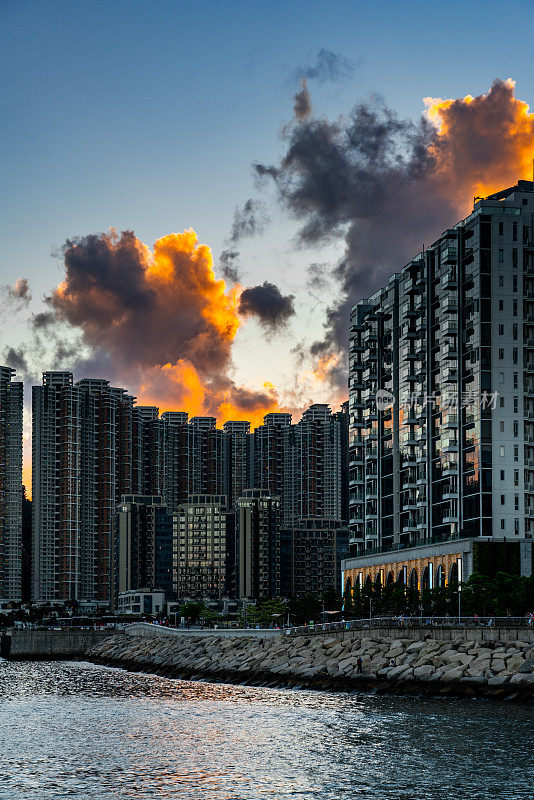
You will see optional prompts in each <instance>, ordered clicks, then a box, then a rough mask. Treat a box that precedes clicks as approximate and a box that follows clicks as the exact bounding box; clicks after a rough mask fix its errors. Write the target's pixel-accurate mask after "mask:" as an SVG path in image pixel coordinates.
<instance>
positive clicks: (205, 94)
mask: <svg viewBox="0 0 534 800" xmlns="http://www.w3.org/2000/svg"><path fill="white" fill-rule="evenodd" d="M30 5H31V12H29V10H28V9H26V8H20V9H17V10H15V9H11V10H10V12H9V14H6V15H5V19H4V23H5V25H4V37H5V40H4V50H3V52H4V56H3V57H4V59H5V61H4V68H5V73H6V75H7V76H8V80H7V84H6V106H5V107H6V119H8V120H9V122H8V123H7V125H6V128H5V130H4V132H3V138H4V143H5V146H6V147H7V148H8V151H9V152H13V154H14V156H15V157H14V158H13V160H12V163H10V164H9V165H8V168H7V176H6V177H7V182H6V187H8V189H9V191H10V192H11V197H12V201H13V202H12V204H10V206H9V208H8V209H7V213H6V214H5V216H4V217H3V219H2V222H1V225H2V226H3V227H2V237H3V242H4V249H3V262H2V269H3V275H4V276H5V283H4V286H3V292H4V297H5V314H4V329H3V331H1V332H0V343H1V344H2V348H0V352H1V353H2V356H3V358H0V360H1V361H2V363H6V364H8V365H10V366H12V367H15V368H16V369H17V370H18V375H19V376H20V377H23V378H25V382H26V385H29V383H31V380H32V379H33V382H34V383H37V382H38V381H39V379H40V373H41V372H42V371H44V370H46V369H52V368H59V369H71V368H72V369H73V370H74V372H75V375H76V377H86V376H89V377H93V376H94V377H104V378H106V379H109V380H110V381H111V382H112V383H113V384H115V385H120V386H125V387H126V388H127V389H128V391H129V392H130V393H132V394H134V395H136V396H137V397H138V398H139V402H141V403H145V404H146V403H150V404H156V405H158V406H160V407H161V408H165V409H169V410H179V409H184V410H187V411H188V412H189V413H190V414H210V415H212V414H215V415H216V416H217V417H218V421H219V424H223V423H224V422H225V421H226V420H227V419H248V420H249V421H251V423H252V424H257V423H258V422H259V421H261V418H262V417H263V415H264V413H266V412H268V411H270V410H288V411H291V412H292V413H293V414H294V416H295V418H297V417H298V415H300V413H301V412H302V410H303V409H304V408H305V407H306V406H309V405H310V404H311V403H313V402H329V403H330V404H331V405H332V407H333V408H335V407H336V406H337V405H338V403H340V402H341V401H343V400H344V399H346V396H347V391H346V355H347V353H346V330H347V329H348V315H349V310H350V306H351V305H352V304H353V303H354V302H357V300H359V299H360V298H361V297H363V296H369V294H370V293H372V290H374V289H376V288H377V287H378V286H380V285H381V284H382V283H383V281H384V279H385V278H387V277H388V275H390V274H391V273H392V272H393V271H394V270H395V269H399V268H400V265H402V263H403V262H404V263H406V262H407V261H408V260H409V259H410V258H411V257H413V256H414V255H415V254H416V253H417V252H418V250H419V249H420V246H421V244H423V243H426V244H429V243H430V242H431V241H434V240H435V239H436V237H438V236H439V235H440V234H441V232H442V231H443V230H444V229H445V228H446V227H447V226H448V225H451V224H454V221H455V220H456V219H458V218H459V217H461V216H463V215H465V213H467V211H468V210H469V209H470V207H471V204H472V198H473V195H475V194H484V193H489V192H490V191H493V190H495V189H497V188H499V187H501V186H506V185H511V184H512V183H513V182H514V181H515V180H516V179H517V178H530V177H531V171H532V163H531V162H532V152H533V151H534V133H533V130H534V127H533V122H532V118H533V115H532V114H531V113H530V112H529V109H528V105H527V103H526V101H528V99H529V98H530V97H532V95H533V93H534V85H533V83H532V81H531V78H530V77H529V75H530V73H529V70H528V69H527V68H526V66H527V64H526V61H525V59H526V56H525V52H524V50H525V49H524V48H521V46H519V41H520V40H521V37H522V36H524V35H525V34H523V32H522V31H517V29H516V28H515V27H514V31H513V33H514V41H515V42H516V43H518V46H516V47H514V48H510V49H509V52H507V53H506V56H505V55H503V54H502V52H499V57H498V58H495V57H493V58H492V60H491V65H490V62H489V61H488V57H487V56H485V53H484V47H487V44H489V45H490V46H491V43H492V42H493V43H494V44H495V45H496V35H497V34H496V31H495V30H494V29H493V27H492V26H491V25H490V24H489V19H490V18H491V14H490V13H488V21H487V22H485V21H484V20H482V19H480V18H479V16H478V15H477V14H476V13H475V9H474V8H470V9H465V8H464V7H462V15H463V19H464V21H465V22H466V25H465V28H464V29H463V30H462V31H460V32H459V34H458V38H457V40H456V45H457V50H458V52H457V54H456V57H455V59H453V62H454V63H451V59H450V58H449V57H448V55H447V54H446V53H445V50H446V49H447V48H444V49H443V51H441V50H439V48H438V51H439V52H436V49H435V48H432V68H431V69H430V68H429V69H427V70H422V69H421V70H416V69H414V65H413V64H412V63H411V61H409V60H408V59H406V58H405V55H404V50H406V51H410V59H412V60H413V59H415V60H416V61H417V62H418V63H421V64H422V63H423V61H424V60H425V59H426V62H425V63H427V64H429V63H430V62H429V61H428V56H429V53H430V51H429V42H428V33H429V32H430V31H431V32H432V39H434V35H435V32H434V28H433V23H434V22H435V20H434V18H433V14H431V13H430V12H428V10H427V12H426V14H427V16H426V17H425V19H424V20H420V22H419V27H418V29H417V30H415V29H414V31H409V32H405V35H404V39H403V45H402V46H401V44H400V42H399V41H398V37H397V35H396V33H397V30H398V25H399V24H400V23H401V20H400V18H399V15H400V17H402V15H403V13H404V12H405V8H404V9H403V10H401V9H399V8H398V7H397V4H394V3H386V4H385V5H386V7H387V9H388V14H387V15H385V17H384V20H382V21H381V25H380V31H378V29H377V27H376V26H377V22H376V20H372V19H367V18H366V17H365V16H362V15H361V14H359V13H358V10H359V7H360V4H358V3H344V2H341V3H337V4H335V6H336V8H337V9H338V10H339V12H343V14H342V15H341V13H340V15H339V19H336V17H335V15H334V17H332V15H331V14H330V13H328V22H329V28H330V32H329V33H328V34H325V32H324V26H323V25H322V24H321V21H323V19H324V15H325V13H326V12H324V11H323V10H321V9H320V8H319V7H318V6H314V7H313V13H310V14H307V15H305V16H306V21H305V22H304V21H303V20H302V18H301V17H302V15H300V14H299V13H298V10H297V9H298V7H299V5H300V4H298V3H297V4H295V8H294V9H291V10H290V11H288V10H287V8H285V7H284V8H283V9H282V6H281V5H278V4H276V3H275V4H274V6H273V9H272V11H273V14H272V18H271V19H269V20H266V19H264V17H263V15H261V14H259V12H258V11H257V10H255V9H247V14H248V15H249V19H248V22H250V23H252V22H253V21H254V20H255V19H256V17H258V18H261V23H262V26H258V25H251V27H250V30H251V37H250V41H248V42H247V44H246V45H245V46H243V43H241V44H240V46H239V47H236V48H234V50H232V52H231V55H232V58H227V57H225V56H227V55H228V52H227V50H226V48H228V47H230V48H231V46H232V41H233V37H234V36H235V33H234V28H235V29H236V30H238V29H239V25H236V22H237V19H238V17H239V9H238V5H237V4H236V6H235V7H234V8H231V7H230V8H229V9H228V10H227V13H225V14H224V15H221V14H219V12H218V10H217V9H216V7H215V6H214V4H208V6H209V7H210V15H209V20H210V21H209V24H208V25H207V27H206V24H205V23H206V18H205V16H204V15H203V14H202V11H201V10H200V9H198V10H197V11H194V10H191V9H189V10H188V12H187V15H186V16H185V17H183V16H181V17H180V16H179V15H177V13H176V10H175V8H174V7H173V6H172V5H171V4H168V5H167V4H163V7H162V8H163V10H162V13H161V16H157V15H155V16H153V17H149V16H146V15H144V14H140V15H136V16H135V18H134V19H131V20H130V21H129V24H128V25H127V26H124V25H118V26H116V30H115V36H114V37H110V36H109V35H108V34H106V33H105V32H104V29H105V27H106V26H100V36H96V37H95V35H94V34H95V29H94V26H95V25H96V26H98V22H99V20H100V12H99V10H98V9H96V10H95V9H93V10H92V13H91V14H87V13H86V11H85V10H84V9H82V7H81V6H80V5H77V4H74V5H73V6H72V7H71V8H69V10H68V12H64V13H62V14H61V15H60V18H59V17H58V18H56V19H54V20H53V21H52V20H51V19H49V18H48V13H47V12H48V9H49V7H50V4H47V5H46V9H45V6H42V5H41V4H40V3H34V4H30ZM312 5H313V4H312ZM406 5H409V6H413V9H415V7H416V6H417V4H416V3H408V4H403V6H406ZM491 5H492V4H491V3H490V4H489V7H491ZM453 6H454V4H453ZM517 6H518V8H519V7H522V4H521V3H517ZM122 7H123V4H121V3H120V2H119V3H117V4H115V5H114V7H113V9H111V10H107V11H106V23H108V24H111V25H112V24H113V20H114V19H116V15H119V16H120V11H121V9H122ZM489 7H488V5H486V6H485V9H486V11H488V8H489ZM28 8H29V7H28ZM495 8H497V6H496V4H495ZM43 9H45V10H44V11H43ZM309 10H310V9H309V7H308V11H309ZM523 10H524V9H523ZM63 11H64V10H63ZM282 14H283V19H284V29H283V31H280V30H279V26H278V25H277V22H278V20H279V18H280V17H281V15H282ZM471 16H472V17H473V20H472V21H473V23H474V21H475V18H476V25H477V30H480V31H481V32H482V30H484V33H485V37H482V36H481V37H478V38H477V40H476V41H473V39H472V37H469V36H468V34H467V28H468V25H467V22H468V19H469V18H471ZM342 18H343V23H342ZM185 21H187V24H188V26H189V30H190V31H192V32H193V31H197V32H198V31H200V30H202V32H203V39H202V41H203V42H204V43H205V49H204V50H202V52H198V53H197V52H195V48H194V46H193V47H192V45H191V44H190V43H189V42H188V43H187V44H186V43H184V42H183V41H181V47H180V48H179V49H178V51H177V49H176V48H175V47H172V37H173V33H174V32H175V31H176V32H177V31H179V30H180V29H181V28H180V26H181V25H183V24H185ZM297 22H298V24H299V26H300V27H298V26H297ZM501 25H502V28H500V35H501V36H502V35H509V34H510V31H509V26H510V25H512V22H511V19H510V20H509V19H508V18H506V19H505V20H502V21H501ZM273 29H276V32H277V36H275V37H273V36H272V35H271V34H272V31H273ZM73 30H76V34H77V35H76V41H77V52H76V54H75V53H74V52H73V50H72V46H71V45H70V44H68V45H67V42H68V41H69V35H68V34H69V33H71V32H72V31H73ZM252 30H253V31H254V32H253V33H252ZM222 31H225V32H226V35H227V40H225V41H223V39H222V38H221V36H220V33H221V32H222ZM425 32H426V33H427V38H425V36H424V34H425ZM421 34H423V35H422V36H421ZM379 35H380V37H381V39H382V40H383V42H388V47H389V53H390V57H391V58H395V59H396V63H397V67H398V69H397V70H395V71H391V70H387V68H386V67H385V62H384V60H383V59H382V58H381V56H380V53H381V52H382V51H381V50H377V49H376V48H374V49H373V41H374V37H375V38H376V37H378V36H379ZM140 37H141V38H142V41H143V44H144V48H143V51H142V52H143V56H142V57H141V59H140V60H139V59H138V58H137V56H134V52H137V51H136V50H135V48H134V47H133V46H134V45H135V44H137V43H138V42H139V41H140ZM518 37H519V39H518ZM193 38H194V37H193ZM438 38H439V36H438ZM483 40H484V47H483ZM60 42H61V45H62V46H57V47H56V48H55V49H53V52H54V56H53V65H51V69H50V71H49V72H48V71H46V70H44V71H41V72H39V70H38V69H37V67H38V65H39V63H40V60H42V59H43V57H44V54H45V53H47V54H48V53H49V52H51V51H50V47H51V46H52V48H53V45H54V44H56V45H59V44H60ZM462 42H463V43H464V45H465V48H464V49H465V52H464V51H463V50H462ZM486 43H487V44H486ZM467 44H468V47H467ZM91 48H93V50H94V49H95V48H96V51H97V52H98V56H99V63H100V67H99V69H98V70H91V69H90V68H89V66H88V65H89V63H91V64H93V63H94V59H93V58H91V59H90V60H88V58H87V57H88V54H89V52H90V49H91ZM498 51H499V48H497V47H496V46H495V47H493V54H494V56H495V53H496V52H498ZM91 52H92V51H91ZM21 53H22V54H24V55H25V56H26V58H27V63H25V67H24V69H22V68H21V61H20V57H21V56H20V54H21ZM156 54H157V55H158V58H159V60H158V59H154V58H152V60H151V58H150V57H151V56H155V55H156ZM273 56H275V60H276V64H277V66H276V68H275V70H274V72H273V74H272V75H271V64H272V60H273ZM444 59H445V61H444ZM193 62H194V64H195V67H194V69H193ZM445 63H446V67H447V70H446V72H443V67H444V66H445ZM440 65H441V67H440ZM440 69H441V72H440ZM106 70H107V73H108V74H109V75H111V76H113V88H114V89H115V90H116V91H118V92H120V96H121V102H119V103H117V102H115V101H114V100H113V95H111V96H109V97H108V96H107V95H106V94H105V93H102V91H101V89H102V85H103V84H102V80H103V76H104V74H106ZM394 72H395V73H398V74H394ZM36 74H39V76H40V77H39V80H38V81H37V82H34V77H35V75H36ZM403 75H404V77H405V78H406V79H407V78H408V75H409V77H410V81H409V82H407V81H406V80H404V81H403V77H402V76H403ZM498 76H500V79H499V80H497V81H496V82H494V79H496V78H497V77H498ZM509 76H511V77H512V78H514V77H520V78H521V80H520V82H519V84H518V86H517V87H515V85H514V83H513V81H511V80H509V79H508V77H509ZM52 78H53V80H52ZM188 82H189V83H188ZM77 85H79V87H80V88H81V92H76V91H73V89H74V87H75V86H77ZM37 87H38V88H39V95H38V96H37V93H36V88H37ZM28 92H30V93H31V97H32V101H33V105H32V108H33V113H34V121H35V122H37V123H38V126H39V128H40V130H41V131H42V135H41V137H40V145H39V147H36V141H35V139H34V138H32V136H30V135H29V134H28V130H29V127H28V126H29V123H30V120H29V118H28V111H27V108H26V106H24V105H21V101H20V98H23V97H26V95H27V93H28ZM173 92H174V93H175V94H176V96H177V98H178V99H177V101H176V102H175V103H173V97H174V95H173ZM255 92H256V93H257V96H255ZM84 93H85V94H86V95H87V96H88V97H91V98H93V99H94V100H95V99H97V104H98V108H99V109H100V115H99V114H96V115H95V116H94V118H93V116H92V115H91V114H89V113H88V110H87V108H85V106H84ZM236 98H238V99H239V102H236ZM432 98H433V99H432ZM440 98H458V99H456V100H454V101H449V100H441V99H440ZM203 104H204V105H203ZM258 104H259V105H258ZM69 105H70V106H71V107H72V109H73V113H72V116H69V115H68V114H65V113H63V114H62V115H61V118H60V119H59V118H58V116H57V113H56V114H54V111H53V110H54V109H55V110H56V111H57V110H58V109H60V108H62V109H66V108H67V107H68V106H69ZM202 105H203V107H204V109H205V111H206V115H205V116H200V117H199V114H200V107H201V106H202ZM144 109H146V113H143V110H144ZM251 109H257V110H261V113H257V114H256V113H251ZM99 117H100V120H101V122H100V123H99V122H98V119H99ZM199 118H202V119H204V118H205V119H206V121H207V124H206V125H205V126H202V127H201V128H199V127H198V126H196V125H193V123H192V120H193V119H195V120H198V119H199ZM153 122H154V123H156V124H152V123H153ZM158 123H159V124H158ZM99 125H100V127H99ZM102 125H103V128H102ZM101 128H102V129H101ZM104 141H105V142H106V146H105V147H104V146H103V143H104ZM58 147H62V155H63V159H61V158H59V152H58ZM49 163H54V164H55V173H51V171H50V168H49V167H48V166H47V165H48V164H49ZM28 170H31V174H32V177H33V183H32V184H30V182H29V180H28V178H29V173H28ZM17 176H18V178H19V180H18V181H17ZM154 176H156V178H155V179H154ZM389 185H394V186H395V188H396V192H395V196H398V197H399V200H398V201H397V202H393V201H392V196H393V195H392V193H390V192H389V190H388V186H389ZM36 197H40V198H42V201H44V202H42V201H41V202H40V204H36V202H35V198H36ZM66 198H69V199H68V200H67V199H66ZM23 208H24V209H25V212H23V211H22V209H23ZM28 213H29V214H31V216H32V224H31V225H26V226H25V229H24V230H22V229H21V225H22V224H23V222H24V221H25V220H26V217H27V214H28ZM407 219H409V221H410V225H409V226H408V225H406V224H405V223H406V222H407ZM408 229H409V233H408V234H403V233H402V231H403V230H408ZM193 230H195V231H196V232H197V234H196V235H195V234H193V233H192V231H193ZM114 231H116V233H115V232H114ZM122 231H133V233H132V234H130V235H126V236H124V235H122ZM384 232H385V234H386V235H384ZM21 241H24V243H25V244H24V247H22V248H21V246H20V242H21ZM51 251H52V252H54V253H55V256H56V257H55V259H54V260H51V259H50V258H49V254H50V252H51ZM89 287H90V288H91V291H90V292H89V291H88V288H89ZM125 287H128V291H126V288H125ZM43 298H48V299H45V300H43ZM6 319H9V325H6V322H5V320H6ZM177 321H178V322H179V324H178V322H177ZM207 343H209V344H207ZM26 400H27V402H26V420H25V469H26V476H28V467H29V461H28V447H29V419H28V415H27V409H28V392H26Z"/></svg>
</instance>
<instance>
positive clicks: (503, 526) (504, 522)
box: [501, 519, 506, 531]
mask: <svg viewBox="0 0 534 800" xmlns="http://www.w3.org/2000/svg"><path fill="white" fill-rule="evenodd" d="M504 530H506V520H505V519H501V531H504Z"/></svg>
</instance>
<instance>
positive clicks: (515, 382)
mask: <svg viewBox="0 0 534 800" xmlns="http://www.w3.org/2000/svg"><path fill="white" fill-rule="evenodd" d="M518 376H519V373H518V372H514V389H517V388H518V383H519V377H518Z"/></svg>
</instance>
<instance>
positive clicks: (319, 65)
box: [294, 47, 362, 83]
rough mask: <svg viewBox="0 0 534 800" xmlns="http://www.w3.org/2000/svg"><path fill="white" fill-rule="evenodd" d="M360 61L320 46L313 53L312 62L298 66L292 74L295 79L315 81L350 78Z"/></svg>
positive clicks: (322, 81)
mask: <svg viewBox="0 0 534 800" xmlns="http://www.w3.org/2000/svg"><path fill="white" fill-rule="evenodd" d="M361 63H362V60H361V59H358V60H357V61H353V60H351V59H348V58H344V57H343V56H341V55H340V54H339V53H334V52H332V50H327V49H325V48H324V47H321V48H320V49H319V50H317V52H316V53H315V56H314V60H313V62H312V63H311V64H308V65H307V66H304V67H299V68H298V69H297V70H296V71H295V73H294V74H295V77H296V78H297V79H302V78H304V79H305V80H309V81H317V83H326V81H340V80H344V79H346V78H350V77H351V76H352V75H353V74H354V72H355V70H356V68H357V67H358V66H360V64H361Z"/></svg>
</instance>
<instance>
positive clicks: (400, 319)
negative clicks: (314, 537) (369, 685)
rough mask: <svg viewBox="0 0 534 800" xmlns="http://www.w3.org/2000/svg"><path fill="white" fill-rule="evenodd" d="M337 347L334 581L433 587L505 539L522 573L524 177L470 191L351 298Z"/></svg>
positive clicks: (528, 282)
mask: <svg viewBox="0 0 534 800" xmlns="http://www.w3.org/2000/svg"><path fill="white" fill-rule="evenodd" d="M349 350H350V364H349V397H350V399H349V408H350V524H351V553H352V555H353V556H354V559H349V560H348V561H347V562H346V563H345V577H346V580H350V582H351V585H354V581H359V582H360V583H361V581H362V580H367V579H371V580H377V579H380V580H382V581H389V582H391V581H394V580H395V581H396V580H398V579H399V580H403V581H404V582H406V581H409V582H410V583H411V584H412V585H418V586H419V587H420V588H421V587H424V586H427V587H429V586H430V587H431V586H434V585H438V584H439V585H443V584H444V583H446V582H448V581H449V580H457V579H458V577H460V578H463V579H466V578H467V577H468V575H469V574H470V573H471V572H472V571H473V569H476V568H477V563H478V562H477V552H478V553H481V552H482V550H481V549H480V548H481V547H486V545H487V543H488V542H489V543H491V542H500V543H501V550H502V545H503V544H504V542H505V541H506V542H507V543H510V542H513V543H515V544H514V545H513V550H514V552H516V554H517V557H516V564H517V569H518V570H520V571H521V572H523V573H524V574H525V573H526V574H528V573H530V570H531V568H532V563H531V560H530V555H529V554H530V552H531V542H530V540H531V539H532V533H533V531H534V187H533V184H532V183H531V182H530V181H519V183H518V184H517V185H516V186H513V187H511V188H509V189H506V190H504V191H502V192H498V193H496V194H494V195H491V196H490V197H487V198H485V199H477V198H475V206H474V210H473V213H472V214H471V215H470V216H468V217H467V218H466V219H464V220H462V221H460V222H459V223H458V224H457V225H456V226H455V227H454V228H451V229H449V230H446V231H445V232H444V233H443V234H442V236H441V237H440V238H439V239H438V240H437V241H436V242H434V243H433V244H432V245H431V246H430V247H429V248H428V249H427V250H425V251H424V252H422V253H419V255H417V256H416V257H415V258H414V259H413V260H412V261H410V262H409V263H408V264H407V265H406V266H405V267H404V269H403V270H402V272H400V273H399V274H396V275H393V276H392V277H391V278H390V280H389V282H388V283H387V285H386V286H385V287H384V288H382V289H380V290H378V291H377V292H376V293H375V294H374V295H373V296H372V297H370V298H368V299H365V300H361V301H360V302H359V303H358V304H357V305H356V306H355V307H354V308H353V311H352V315H351V327H350V346H349ZM477 547H478V550H477ZM486 549H487V548H486ZM508 549H509V548H508ZM503 552H504V551H503ZM478 568H479V569H480V566H479V567H478Z"/></svg>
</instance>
